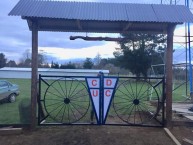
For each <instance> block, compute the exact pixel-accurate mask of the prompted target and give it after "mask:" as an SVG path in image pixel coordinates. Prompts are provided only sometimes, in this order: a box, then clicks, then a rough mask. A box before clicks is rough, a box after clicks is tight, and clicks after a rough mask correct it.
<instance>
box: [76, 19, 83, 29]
mask: <svg viewBox="0 0 193 145" xmlns="http://www.w3.org/2000/svg"><path fill="white" fill-rule="evenodd" d="M76 24H77V26H78V29H79V30H83V29H82V25H81V24H80V20H76Z"/></svg>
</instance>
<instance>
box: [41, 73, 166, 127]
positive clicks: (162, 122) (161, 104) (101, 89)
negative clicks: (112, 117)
mask: <svg viewBox="0 0 193 145" xmlns="http://www.w3.org/2000/svg"><path fill="white" fill-rule="evenodd" d="M48 77H49V78H55V77H56V78H60V77H65V78H81V79H84V81H86V79H89V78H97V79H99V81H100V86H99V87H97V88H94V89H98V90H99V92H100V93H99V94H100V95H99V102H100V103H99V105H100V106H99V109H100V111H99V118H97V113H96V110H95V107H93V106H94V102H93V100H92V98H91V97H92V95H91V92H90V90H89V89H93V88H89V85H88V82H87V81H86V85H87V91H88V94H89V97H90V101H91V104H92V109H93V110H94V114H95V118H96V123H86V122H83V123H79V122H75V123H46V124H43V123H42V121H43V120H44V119H46V118H47V117H48V116H47V117H44V118H43V119H42V116H41V115H42V112H43V110H42V107H41V101H42V99H41V91H42V86H41V81H43V82H44V83H46V81H44V79H43V78H48ZM105 78H115V79H117V81H116V83H115V88H116V87H117V85H118V82H119V80H120V79H145V78H143V77H141V78H136V77H114V76H113V77H111V76H98V77H97V76H96V77H93V76H88V77H83V76H45V75H39V96H38V125H41V126H45V125H46V126H47V125H113V126H145V127H163V126H164V125H165V118H164V116H165V109H164V107H165V106H164V103H165V78H163V77H161V78H157V77H151V78H147V80H149V81H150V80H152V79H154V80H160V81H159V82H158V83H156V84H155V85H154V86H152V87H154V88H156V87H157V86H159V85H162V86H161V87H162V90H161V91H162V96H161V100H160V101H159V102H158V107H159V108H158V109H157V112H156V114H155V118H154V117H153V119H155V120H156V121H157V122H158V124H155V125H152V124H131V123H124V122H120V123H108V122H107V123H106V120H107V119H108V112H109V110H110V108H111V107H113V106H112V101H113V99H114V95H115V93H116V90H115V89H114V88H112V87H109V88H107V87H104V82H103V80H104V79H105ZM104 89H114V90H113V92H112V97H111V99H110V103H109V106H108V108H107V113H106V115H105V117H104V114H103V113H104ZM113 109H114V108H113ZM160 110H161V111H162V112H161V120H158V119H157V115H158V112H160ZM87 113H88V112H87Z"/></svg>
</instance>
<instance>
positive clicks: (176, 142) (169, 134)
mask: <svg viewBox="0 0 193 145" xmlns="http://www.w3.org/2000/svg"><path fill="white" fill-rule="evenodd" d="M164 130H165V132H166V133H167V135H168V136H169V137H170V138H171V139H172V140H173V142H174V143H175V144H176V145H181V143H180V142H179V141H178V140H177V139H176V137H175V136H174V135H173V134H172V133H171V132H170V130H169V129H168V128H164Z"/></svg>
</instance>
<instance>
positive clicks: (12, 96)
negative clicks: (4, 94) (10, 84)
mask: <svg viewBox="0 0 193 145" xmlns="http://www.w3.org/2000/svg"><path fill="white" fill-rule="evenodd" d="M15 100H16V98H15V95H14V94H11V96H10V98H9V101H10V102H15Z"/></svg>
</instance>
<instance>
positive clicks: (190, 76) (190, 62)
mask: <svg viewBox="0 0 193 145" xmlns="http://www.w3.org/2000/svg"><path fill="white" fill-rule="evenodd" d="M186 4H187V7H188V8H190V7H189V0H187V2H186ZM190 43H191V42H190V23H188V51H189V80H190V96H191V99H192V96H193V90H192V53H191V45H190Z"/></svg>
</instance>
